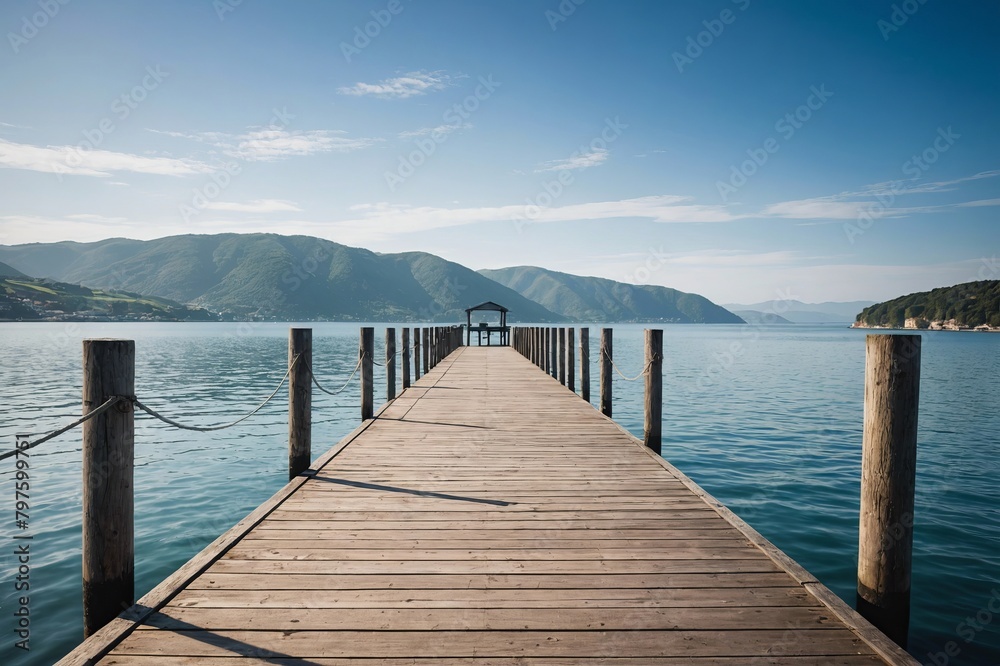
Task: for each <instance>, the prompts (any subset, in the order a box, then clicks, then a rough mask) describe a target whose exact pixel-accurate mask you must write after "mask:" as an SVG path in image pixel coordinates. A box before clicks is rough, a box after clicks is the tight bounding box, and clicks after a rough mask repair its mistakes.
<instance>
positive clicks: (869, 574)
mask: <svg viewBox="0 0 1000 666" xmlns="http://www.w3.org/2000/svg"><path fill="white" fill-rule="evenodd" d="M920 341H921V338H920V336H919V335H869V336H868V338H867V344H866V354H865V419H864V435H863V443H862V453H861V516H860V531H859V542H858V598H857V609H858V612H859V613H861V614H862V615H864V616H865V617H866V618H867V619H868V621H869V622H871V623H872V624H874V625H875V626H876V627H878V628H879V629H881V630H882V632H883V633H884V634H885V635H887V636H888V637H889V638H891V639H892V640H893V641H895V642H896V643H897V644H898V645H899V646H901V647H903V648H906V643H907V634H908V633H909V627H910V574H911V570H912V566H911V565H912V555H913V497H914V491H915V485H916V468H917V412H918V407H919V403H920Z"/></svg>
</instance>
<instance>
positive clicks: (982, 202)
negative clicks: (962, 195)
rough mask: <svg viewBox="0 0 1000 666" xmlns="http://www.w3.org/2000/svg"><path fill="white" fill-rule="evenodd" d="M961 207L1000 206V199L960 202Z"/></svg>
mask: <svg viewBox="0 0 1000 666" xmlns="http://www.w3.org/2000/svg"><path fill="white" fill-rule="evenodd" d="M958 206H959V207H960V208H979V207H980V206H1000V199H979V200H978V201H966V202H964V203H960V204H958Z"/></svg>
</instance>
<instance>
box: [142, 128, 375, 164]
mask: <svg viewBox="0 0 1000 666" xmlns="http://www.w3.org/2000/svg"><path fill="white" fill-rule="evenodd" d="M150 131H151V132H154V133H156V134H163V135H166V136H170V137H174V138H181V139H191V140H194V141H199V142H202V143H206V144H208V145H210V146H212V147H213V148H215V149H216V150H218V151H219V152H221V153H222V154H223V155H226V156H228V157H233V158H236V159H241V160H246V161H248V162H266V161H273V160H279V159H283V158H286V157H293V156H300V155H313V154H316V153H349V152H353V151H355V150H362V149H364V148H368V147H369V146H372V145H374V144H375V143H378V142H379V141H380V139H370V138H364V137H359V138H350V137H346V136H344V135H345V134H347V132H345V131H343V130H286V129H283V128H280V127H276V126H272V127H262V128H252V129H249V130H247V131H246V132H244V133H242V134H231V133H227V132H172V131H164V130H150Z"/></svg>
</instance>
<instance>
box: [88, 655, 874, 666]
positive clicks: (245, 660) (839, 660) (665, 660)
mask: <svg viewBox="0 0 1000 666" xmlns="http://www.w3.org/2000/svg"><path fill="white" fill-rule="evenodd" d="M101 663H102V664H109V665H111V664H113V665H115V666H161V665H163V666H193V665H198V664H209V665H210V666H248V665H266V664H276V665H278V666H282V665H287V666H301V664H302V660H300V659H295V658H291V657H268V658H264V659H258V658H254V657H204V656H199V657H187V656H172V655H171V656H166V655H157V656H148V655H117V654H116V655H111V656H109V657H107V658H106V659H105V660H103V661H102V662H101ZM309 663H310V664H316V665H317V666H357V665H358V661H357V659H353V658H350V657H348V658H346V659H338V658H329V657H312V658H310V659H309ZM377 663H378V664H379V666H483V665H484V664H489V666H747V659H746V657H690V656H689V657H574V658H570V659H563V658H559V657H490V659H489V661H488V662H484V661H483V659H480V658H479V657H468V658H464V659H463V658H451V657H429V658H420V657H402V658H396V659H383V658H380V659H378V661H377ZM881 663H884V662H882V660H881V659H879V658H877V657H876V656H875V655H836V656H829V655H825V656H819V657H801V656H798V657H775V656H763V657H754V659H753V664H754V666H818V665H822V666H871V664H881Z"/></svg>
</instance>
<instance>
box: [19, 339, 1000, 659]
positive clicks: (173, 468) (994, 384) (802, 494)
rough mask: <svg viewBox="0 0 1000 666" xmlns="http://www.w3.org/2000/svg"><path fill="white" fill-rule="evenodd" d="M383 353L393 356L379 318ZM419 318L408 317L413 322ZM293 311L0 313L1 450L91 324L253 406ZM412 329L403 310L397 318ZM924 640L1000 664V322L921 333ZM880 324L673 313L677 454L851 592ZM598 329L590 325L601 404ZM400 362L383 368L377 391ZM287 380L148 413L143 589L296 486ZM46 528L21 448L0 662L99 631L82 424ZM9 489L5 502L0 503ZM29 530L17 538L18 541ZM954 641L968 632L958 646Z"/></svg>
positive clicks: (43, 503) (338, 416) (667, 436)
mask: <svg viewBox="0 0 1000 666" xmlns="http://www.w3.org/2000/svg"><path fill="white" fill-rule="evenodd" d="M306 326H311V327H312V328H313V348H314V349H313V366H314V369H315V372H316V374H317V376H318V377H319V378H320V381H321V382H322V383H323V384H324V385H326V386H327V387H328V388H336V387H339V386H340V385H341V384H342V383H343V382H344V381H345V380H346V379H347V377H348V376H349V375H350V373H351V371H352V370H353V369H354V367H355V364H356V360H357V345H358V327H359V324H341V323H314V324H306ZM375 326H376V341H377V347H378V348H377V351H376V358H379V357H382V356H384V353H383V352H382V345H383V342H384V327H385V326H386V324H377V325H375ZM411 326H412V324H411ZM288 327H289V324H270V323H268V324H247V323H232V324H225V323H199V324H149V323H146V324H73V323H19V324H15V323H9V324H4V323H0V442H2V443H0V448H2V449H4V450H6V449H9V448H13V446H14V444H15V437H14V436H15V433H21V432H32V433H38V432H42V433H44V432H47V431H50V430H53V429H55V428H57V427H59V426H61V425H64V424H67V423H69V422H71V421H73V420H74V419H76V418H78V417H79V414H80V386H81V370H80V348H81V346H80V341H81V340H82V339H83V338H91V337H119V338H130V339H134V340H135V341H136V394H137V395H138V396H139V398H140V399H141V400H143V401H144V402H145V403H146V404H147V405H149V406H150V407H152V408H153V409H157V410H159V411H161V412H162V413H163V414H165V415H166V416H170V417H172V418H175V419H177V420H179V421H181V422H184V423H191V424H197V425H212V424H216V423H220V422H225V421H229V420H232V419H233V418H235V417H237V416H240V415H242V414H245V413H246V412H248V411H249V410H250V409H251V408H253V407H254V406H256V405H257V404H258V403H259V402H260V400H262V399H263V398H264V397H266V396H267V395H268V394H269V393H270V392H271V391H272V390H274V388H275V386H277V384H278V381H279V380H280V379H281V377H282V375H283V374H284V370H285V364H286V359H287V335H288ZM643 328H644V327H643V326H639V325H618V326H615V327H614V329H615V345H614V349H615V360H616V363H617V364H618V366H619V367H620V368H621V370H622V372H623V373H625V374H626V375H629V376H634V375H636V374H638V373H639V371H640V370H641V369H642V330H643ZM397 331H398V327H397ZM922 335H923V337H924V340H923V361H922V364H923V369H922V378H921V404H920V434H919V449H918V469H917V497H916V504H917V506H916V525H915V538H914V539H915V540H914V555H913V557H914V575H913V617H912V622H911V630H910V651H911V652H912V653H913V654H914V655H915V656H917V658H918V659H920V661H921V662H923V663H939V664H940V663H945V662H943V661H941V659H943V654H942V656H940V657H938V661H937V662H935V661H933V660H932V659H931V657H930V656H929V655H931V654H936V653H943V651H944V650H945V648H946V645H947V644H948V643H949V641H954V643H955V646H954V647H957V649H958V650H960V652H959V653H958V655H957V656H953V657H951V658H949V659H948V661H947V663H949V664H998V663H1000V615H998V614H996V613H993V612H991V611H990V601H991V599H993V598H994V596H995V597H996V599H997V600H996V601H994V603H993V608H994V609H996V608H998V607H1000V482H998V481H1000V335H998V334H973V333H952V332H941V333H923V334H922ZM864 336H865V332H864V331H856V330H850V329H846V328H839V327H823V326H805V325H796V326H785V327H781V326H774V327H752V326H683V325H675V326H666V327H665V328H664V347H665V350H664V351H665V357H666V358H665V360H664V399H663V419H664V425H663V428H664V443H663V455H664V457H665V458H667V459H669V460H670V461H671V462H673V463H674V464H675V465H677V466H678V467H679V468H680V469H681V470H682V471H684V472H685V473H687V474H688V475H689V476H691V477H692V478H693V479H694V480H695V481H697V482H698V483H699V484H701V485H702V486H703V487H704V488H705V489H706V490H708V491H709V492H710V493H712V494H714V495H715V496H716V497H718V498H719V499H720V500H721V501H723V502H724V503H726V504H727V505H728V506H729V507H730V508H732V509H733V510H734V511H735V512H736V513H737V514H739V515H740V516H741V517H743V518H744V519H746V520H747V521H748V522H749V523H750V524H751V525H753V526H754V527H755V528H756V529H757V530H759V531H760V532H761V533H763V534H764V536H765V537H767V538H768V539H770V540H771V541H773V542H774V543H775V544H776V545H777V546H778V547H779V548H781V549H782V550H784V551H785V552H786V553H788V554H789V555H790V556H791V557H792V558H794V559H795V560H797V561H798V562H799V563H801V564H802V565H803V566H804V567H805V568H806V569H808V570H809V571H810V572H811V573H813V574H814V575H816V576H817V577H818V578H819V580H821V581H823V582H824V583H825V584H826V585H827V586H829V587H830V588H831V589H833V590H834V591H835V592H836V593H837V594H839V595H840V596H841V597H842V598H844V599H845V600H846V601H847V602H848V603H849V604H851V605H853V603H854V594H855V576H856V566H857V565H856V562H857V531H858V528H857V525H858V504H859V493H860V481H859V478H860V468H861V427H862V415H863V400H864V358H865V343H864ZM599 337H600V332H599V327H598V326H592V327H591V350H592V351H591V358H592V359H593V367H592V369H591V376H592V377H593V386H592V398H593V401H595V402H596V400H597V397H598V396H597V394H598V390H597V377H598V368H597V365H596V362H597V344H598V340H599ZM384 372H385V371H384V369H383V368H380V367H378V366H376V368H375V387H376V404H379V403H380V402H382V399H383V398H384V386H385V381H384V376H385V375H384ZM358 391H359V389H358V387H357V383H356V381H355V384H353V385H352V386H351V388H349V389H348V390H347V391H345V392H344V393H343V394H341V395H339V396H337V397H335V398H334V397H330V396H327V395H323V394H320V393H318V392H314V395H313V409H314V413H313V453H314V456H315V455H319V454H320V453H322V452H323V451H325V450H326V449H327V448H329V447H330V446H332V445H333V444H334V443H336V441H337V440H338V439H340V438H341V437H342V436H344V435H345V434H347V433H348V432H349V431H350V430H352V429H353V428H354V427H356V426H357V424H358V417H359V413H360V397H359V393H358ZM614 392H615V401H614V413H615V418H616V419H617V420H618V421H619V422H620V423H622V424H623V425H624V426H626V427H627V428H629V429H630V430H631V431H632V432H634V433H636V434H639V435H641V428H642V383H641V382H632V383H629V382H625V381H623V380H621V379H620V378H617V379H616V380H615V385H614ZM286 395H287V393H286V392H285V390H284V389H283V390H282V392H281V393H279V394H278V396H277V397H276V398H275V400H273V401H272V402H271V403H269V404H268V405H267V406H266V407H265V408H264V409H263V410H261V412H260V413H259V414H257V415H256V416H255V417H253V418H252V419H250V420H248V421H246V422H244V423H243V424H241V425H240V426H237V427H235V428H232V429H229V430H223V431H219V432H214V433H192V432H186V431H181V430H177V429H174V428H170V427H168V426H166V425H164V424H162V423H160V422H158V421H154V420H152V419H151V418H149V417H148V416H146V415H144V414H141V413H137V415H136V470H135V485H136V497H135V502H136V509H135V513H136V595H137V597H138V596H141V595H143V594H145V593H146V592H147V591H148V590H149V589H151V588H152V587H154V586H155V585H156V584H158V583H159V582H160V581H161V580H162V579H163V578H165V577H166V576H168V575H169V574H170V573H172V572H173V571H174V570H176V569H177V568H178V567H179V566H180V565H181V564H183V563H184V562H186V561H187V560H188V559H190V557H191V556H192V555H194V554H195V553H197V552H198V551H199V550H201V549H202V548H203V547H204V546H205V545H207V544H208V543H209V542H211V541H212V540H214V539H215V538H216V537H217V536H218V535H219V534H221V533H222V532H223V531H225V530H226V529H228V528H229V527H230V526H232V525H233V524H234V523H235V522H236V521H238V520H239V519H240V518H242V517H243V516H245V515H246V514H247V513H249V512H250V511H251V510H252V509H254V508H255V507H256V506H257V505H259V504H260V503H261V502H263V501H264V500H265V499H267V498H268V497H270V495H272V494H273V493H274V492H275V491H276V490H278V489H279V488H280V487H281V486H283V485H284V484H285V482H286V481H287V471H286V470H287V452H286V446H287V404H288V403H287V398H286V397H285V396H286ZM30 463H31V467H30V475H31V501H30V507H31V508H30V527H29V529H27V530H18V529H16V528H15V525H14V520H15V517H14V509H15V506H14V504H15V496H14V495H15V487H14V483H15V480H14V464H13V460H12V459H8V460H5V461H0V502H2V503H5V505H6V506H7V507H8V509H7V514H6V518H4V519H3V523H4V529H3V531H2V533H0V534H2V538H3V539H4V540H5V541H6V543H5V544H3V545H2V548H0V553H2V555H0V567H2V569H0V641H2V642H0V664H49V663H52V662H53V661H55V660H56V659H58V658H59V657H61V656H62V655H64V654H65V653H66V652H68V651H69V650H71V649H72V648H73V647H74V646H75V645H76V644H77V643H79V642H80V640H81V638H82V622H81V615H82V610H81V601H80V598H81V584H80V512H81V503H80V486H81V480H80V476H81V474H80V430H79V428H77V429H75V430H73V431H70V432H69V433H67V434H65V435H63V436H61V437H59V438H56V439H54V440H52V441H50V442H48V443H45V444H42V445H41V446H40V447H38V448H37V449H34V450H33V451H32V452H31V456H30ZM2 505H3V504H0V506H2ZM15 533H18V534H21V535H24V534H30V535H31V536H32V537H33V539H32V541H31V563H30V566H31V571H30V584H31V590H30V612H31V643H30V645H31V651H30V652H28V653H25V652H23V651H21V650H18V649H16V648H15V647H14V643H15V641H16V640H17V638H16V635H15V633H14V630H15V627H16V618H15V617H14V615H13V613H14V612H15V611H16V610H17V604H16V598H17V596H19V595H18V594H16V593H15V591H14V585H15V579H14V577H15V575H16V569H17V562H16V556H14V555H13V553H14V549H15V541H14V540H13V539H12V536H13V535H14V534H15ZM18 543H20V542H18ZM952 652H954V648H953V649H952Z"/></svg>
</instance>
